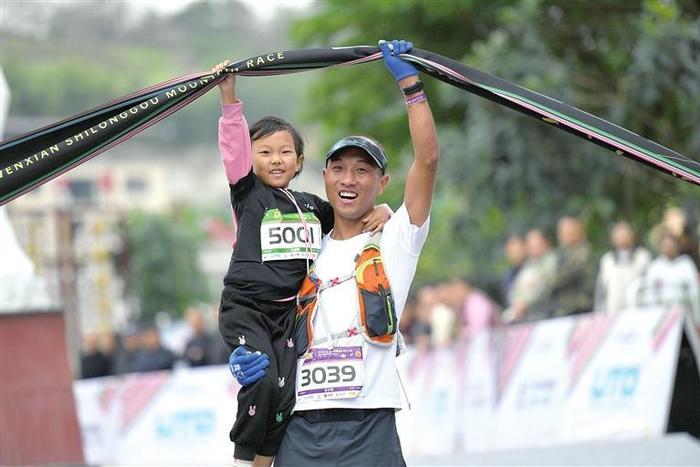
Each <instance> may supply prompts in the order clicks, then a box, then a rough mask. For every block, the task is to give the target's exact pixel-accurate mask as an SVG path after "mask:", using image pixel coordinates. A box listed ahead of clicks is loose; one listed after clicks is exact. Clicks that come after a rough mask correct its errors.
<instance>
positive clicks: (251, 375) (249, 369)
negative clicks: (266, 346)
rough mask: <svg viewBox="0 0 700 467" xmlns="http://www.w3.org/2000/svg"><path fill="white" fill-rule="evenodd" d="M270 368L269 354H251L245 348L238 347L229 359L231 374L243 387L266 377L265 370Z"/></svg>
mask: <svg viewBox="0 0 700 467" xmlns="http://www.w3.org/2000/svg"><path fill="white" fill-rule="evenodd" d="M268 366H270V358H269V357H268V356H267V354H264V353H260V352H251V351H249V350H246V348H245V347H242V346H241V347H236V349H235V350H234V351H233V352H231V355H230V356H229V357H228V367H229V369H230V370H231V374H233V377H234V378H236V381H238V384H240V385H241V386H248V385H249V384H253V383H255V382H256V381H258V380H259V379H261V378H262V377H263V376H265V368H267V367H268Z"/></svg>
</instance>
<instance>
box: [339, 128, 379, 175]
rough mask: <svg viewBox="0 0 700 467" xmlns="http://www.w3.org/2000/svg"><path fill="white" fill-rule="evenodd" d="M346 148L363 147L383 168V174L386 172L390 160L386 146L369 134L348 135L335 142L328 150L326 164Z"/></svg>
mask: <svg viewBox="0 0 700 467" xmlns="http://www.w3.org/2000/svg"><path fill="white" fill-rule="evenodd" d="M346 148H359V149H362V150H363V151H365V152H366V153H367V154H369V156H370V157H371V158H372V160H373V161H374V162H375V164H377V166H378V167H379V168H380V169H382V174H384V173H386V166H387V164H388V161H387V157H386V152H385V151H384V148H383V147H382V146H381V145H380V144H379V143H378V142H376V141H375V140H373V139H372V138H368V137H367V136H348V137H346V138H343V139H341V140H340V141H338V142H337V143H335V144H334V145H333V146H332V147H331V148H330V150H329V151H328V154H326V165H328V161H329V160H331V159H332V158H333V157H334V156H335V155H337V154H338V153H339V152H340V151H342V150H343V149H346Z"/></svg>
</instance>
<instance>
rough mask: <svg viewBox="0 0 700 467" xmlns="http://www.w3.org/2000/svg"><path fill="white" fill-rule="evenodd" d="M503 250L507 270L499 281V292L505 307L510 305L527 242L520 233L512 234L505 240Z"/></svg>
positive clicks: (524, 258)
mask: <svg viewBox="0 0 700 467" xmlns="http://www.w3.org/2000/svg"><path fill="white" fill-rule="evenodd" d="M504 250H505V254H506V261H507V262H508V271H506V274H505V275H504V276H503V280H502V281H501V294H502V299H503V301H502V303H503V304H504V305H505V306H506V307H509V306H510V305H512V303H510V296H511V293H512V290H513V285H514V284H515V280H516V279H517V277H518V273H519V272H520V270H521V269H522V268H523V265H524V264H525V260H526V259H527V243H526V242H525V239H524V238H523V237H521V236H520V235H517V234H513V235H511V236H510V237H508V240H506V244H505V247H504Z"/></svg>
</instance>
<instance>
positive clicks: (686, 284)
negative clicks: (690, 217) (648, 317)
mask: <svg viewBox="0 0 700 467" xmlns="http://www.w3.org/2000/svg"><path fill="white" fill-rule="evenodd" d="M659 251H660V253H661V254H660V255H659V256H658V257H657V258H656V259H655V260H654V261H652V262H651V264H650V265H649V269H648V271H647V274H646V276H645V277H644V279H643V280H642V284H641V288H640V290H639V294H638V297H640V298H641V302H642V304H652V305H653V304H661V305H674V304H678V303H681V304H683V305H685V306H687V307H689V308H690V309H691V310H692V311H693V314H694V316H695V319H696V322H700V321H698V320H700V290H699V289H700V287H699V286H698V281H699V279H698V270H697V268H696V267H695V264H694V263H693V261H692V259H690V257H689V256H688V255H686V254H680V246H679V243H678V239H677V238H676V237H675V236H674V235H673V234H672V233H671V232H670V231H663V232H662V233H661V237H660V238H659Z"/></svg>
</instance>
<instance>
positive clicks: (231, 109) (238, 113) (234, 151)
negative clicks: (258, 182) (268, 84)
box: [219, 101, 253, 185]
mask: <svg viewBox="0 0 700 467" xmlns="http://www.w3.org/2000/svg"><path fill="white" fill-rule="evenodd" d="M219 152H220V153H221V159H222V161H223V162H224V169H226V178H228V181H229V183H230V184H231V185H233V184H235V183H236V182H238V181H239V180H240V179H241V178H243V177H245V176H246V175H248V173H249V172H250V169H251V168H252V167H253V159H252V154H251V153H252V151H251V148H250V135H249V134H248V122H246V120H245V117H244V116H243V102H241V101H237V102H236V103H235V104H222V105H221V118H219Z"/></svg>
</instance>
